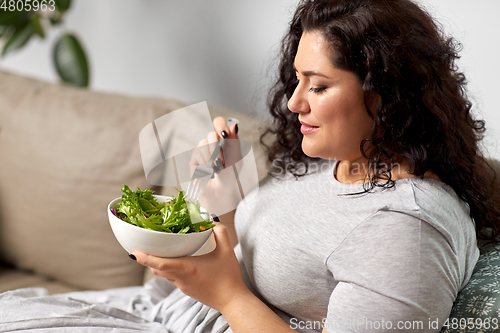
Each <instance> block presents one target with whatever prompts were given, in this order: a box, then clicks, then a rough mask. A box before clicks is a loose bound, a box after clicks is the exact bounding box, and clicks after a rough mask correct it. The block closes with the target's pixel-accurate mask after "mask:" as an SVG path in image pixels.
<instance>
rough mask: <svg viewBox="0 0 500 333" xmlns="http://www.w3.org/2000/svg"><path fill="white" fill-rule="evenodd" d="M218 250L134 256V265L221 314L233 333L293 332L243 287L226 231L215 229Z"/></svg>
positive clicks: (228, 234)
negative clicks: (174, 255) (188, 254)
mask: <svg viewBox="0 0 500 333" xmlns="http://www.w3.org/2000/svg"><path fill="white" fill-rule="evenodd" d="M214 235H215V240H216V243H217V247H216V249H215V250H214V251H212V252H211V253H208V254H206V255H202V256H193V257H183V258H159V257H155V256H151V255H147V254H144V253H140V252H134V253H133V254H134V256H135V257H136V258H137V262H139V263H140V264H142V265H144V266H148V267H150V268H151V271H152V272H153V273H154V274H155V275H158V276H161V277H164V278H166V279H167V280H169V281H170V282H172V283H173V284H174V285H176V286H177V287H178V288H179V289H180V290H181V291H182V292H183V293H184V294H186V295H188V296H191V297H193V298H194V299H196V300H198V301H200V302H201V303H203V304H206V305H208V306H210V307H212V308H214V309H216V310H218V311H219V312H221V313H222V315H223V316H224V318H225V319H226V320H227V322H228V323H229V325H230V326H231V329H232V330H233V331H234V332H235V333H238V332H242V333H248V332H259V333H265V332H273V333H279V332H296V331H294V330H292V329H291V328H290V326H289V325H288V324H287V323H286V322H285V321H283V320H282V319H281V318H280V317H279V316H278V315H277V314H275V313H274V312H273V311H272V310H271V309H270V308H269V307H268V306H267V305H266V304H264V303H263V302H262V301H260V300H259V299H258V298H257V297H256V296H255V295H254V294H253V293H252V292H251V291H250V290H249V289H248V287H247V286H246V285H245V282H244V281H243V277H242V273H241V268H240V265H239V263H238V260H237V259H236V255H235V253H234V250H233V246H232V240H231V238H230V237H231V236H230V232H229V230H228V229H227V228H226V227H225V226H224V225H222V224H221V223H219V224H217V226H216V227H214Z"/></svg>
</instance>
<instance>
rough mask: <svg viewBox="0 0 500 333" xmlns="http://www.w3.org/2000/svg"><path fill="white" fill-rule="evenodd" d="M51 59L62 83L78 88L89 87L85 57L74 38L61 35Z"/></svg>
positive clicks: (70, 35) (68, 35) (69, 35)
mask: <svg viewBox="0 0 500 333" xmlns="http://www.w3.org/2000/svg"><path fill="white" fill-rule="evenodd" d="M53 59H54V64H55V66H56V69H57V73H58V74H59V77H60V78H61V79H62V80H63V81H64V82H67V83H69V84H72V85H75V86H79V87H87V86H88V85H89V66H88V62H87V56H86V55H85V51H84V50H83V47H82V46H81V44H80V42H79V41H78V39H77V38H76V36H74V35H72V34H65V35H63V36H62V37H61V38H60V39H59V41H58V42H57V43H56V45H55V47H54V53H53Z"/></svg>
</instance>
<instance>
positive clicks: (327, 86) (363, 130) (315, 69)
mask: <svg viewBox="0 0 500 333" xmlns="http://www.w3.org/2000/svg"><path fill="white" fill-rule="evenodd" d="M332 55H333V54H332V51H331V49H330V48H329V44H328V42H327V40H326V39H325V38H324V37H323V35H322V34H321V33H319V32H315V31H311V32H304V33H303V35H302V37H301V39H300V42H299V47H298V50H297V54H296V56H295V69H296V73H297V78H298V80H299V84H298V85H297V88H296V89H295V91H294V93H293V95H292V97H291V98H290V100H289V101H288V108H289V109H290V111H292V112H295V113H298V114H299V121H300V122H301V124H302V127H301V132H302V134H303V139H302V150H303V151H304V153H305V154H306V155H308V156H310V157H320V158H323V159H334V160H340V161H342V160H347V161H351V162H353V161H356V160H359V159H361V158H362V155H361V151H360V143H361V141H362V140H363V139H367V138H369V136H370V132H371V127H372V124H373V121H372V119H371V117H370V116H369V115H368V113H367V111H366V107H365V104H364V95H363V89H362V86H361V83H360V82H359V80H358V78H357V77H356V75H355V74H354V73H352V72H348V71H345V70H342V69H339V68H336V67H335V66H334V65H333V64H332V62H331V59H332Z"/></svg>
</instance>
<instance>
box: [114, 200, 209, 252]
mask: <svg viewBox="0 0 500 333" xmlns="http://www.w3.org/2000/svg"><path fill="white" fill-rule="evenodd" d="M155 198H156V199H157V200H158V201H159V202H165V201H167V200H169V199H171V197H166V196H162V195H155ZM120 202H121V197H120V198H116V199H115V200H113V201H111V202H110V203H109V205H108V219H109V223H110V225H111V229H112V230H113V233H114V234H115V237H116V239H117V240H118V242H119V243H120V245H121V246H122V247H123V248H124V249H125V250H126V251H127V252H128V253H132V252H134V251H140V252H144V253H147V254H150V255H154V256H158V257H164V258H176V257H184V256H190V255H202V254H206V253H209V252H211V251H213V250H214V249H215V239H214V236H213V232H212V229H208V230H205V231H202V232H194V233H188V234H175V233H167V232H161V231H154V230H149V229H144V228H141V227H138V226H135V225H133V224H130V223H128V222H125V221H122V220H120V219H119V218H118V217H116V216H115V214H113V212H111V208H116V207H118V204H119V203H120ZM202 210H203V209H202Z"/></svg>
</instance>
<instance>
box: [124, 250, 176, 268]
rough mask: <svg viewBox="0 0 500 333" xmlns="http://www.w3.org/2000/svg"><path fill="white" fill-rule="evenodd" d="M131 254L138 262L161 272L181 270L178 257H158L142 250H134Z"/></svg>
mask: <svg viewBox="0 0 500 333" xmlns="http://www.w3.org/2000/svg"><path fill="white" fill-rule="evenodd" d="M133 255H134V256H135V257H136V259H137V262H138V263H139V264H141V265H143V266H147V267H149V268H152V269H154V270H158V271H162V272H176V271H182V270H183V267H184V264H183V262H182V260H179V258H160V257H156V256H152V255H149V254H146V253H142V252H134V253H133Z"/></svg>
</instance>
